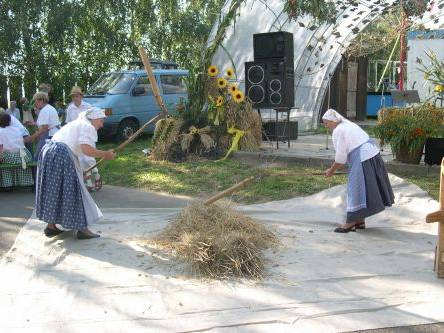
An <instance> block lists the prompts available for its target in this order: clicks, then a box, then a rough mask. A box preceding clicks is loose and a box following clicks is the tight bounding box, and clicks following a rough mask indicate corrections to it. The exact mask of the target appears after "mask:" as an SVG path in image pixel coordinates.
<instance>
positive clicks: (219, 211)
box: [156, 203, 278, 279]
mask: <svg viewBox="0 0 444 333" xmlns="http://www.w3.org/2000/svg"><path fill="white" fill-rule="evenodd" d="M156 243H157V245H159V246H161V247H163V248H166V249H168V250H169V251H171V252H172V253H173V254H174V255H176V256H177V257H178V258H180V259H183V260H184V261H185V262H186V263H188V264H189V265H190V267H191V270H192V272H193V273H194V274H196V275H198V276H200V277H204V278H213V279H227V278H231V277H243V278H252V279H261V278H263V277H264V270H265V269H264V262H265V259H264V255H263V253H262V251H263V250H264V249H267V248H269V247H271V246H273V245H276V244H277V243H278V240H277V238H276V236H275V235H274V234H273V233H272V232H271V231H269V230H267V229H266V228H265V227H264V226H263V225H262V224H260V223H258V222H256V221H254V220H253V219H252V218H250V217H248V216H245V215H243V214H241V213H239V212H237V211H235V210H233V209H232V208H230V207H229V205H228V204H211V205H208V206H205V205H204V204H203V203H193V204H192V205H190V206H188V207H186V208H185V209H184V210H183V211H182V212H181V213H180V214H179V215H178V216H177V217H176V218H175V219H174V220H173V221H172V222H171V223H170V225H169V226H168V227H167V228H166V229H165V230H164V231H163V232H162V233H161V234H160V235H159V236H158V237H157V238H156Z"/></svg>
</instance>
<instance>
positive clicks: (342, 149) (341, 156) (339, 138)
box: [332, 128, 348, 164]
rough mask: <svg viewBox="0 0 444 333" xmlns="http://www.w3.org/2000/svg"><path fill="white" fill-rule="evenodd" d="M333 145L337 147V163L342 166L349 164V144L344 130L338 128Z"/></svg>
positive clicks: (334, 134)
mask: <svg viewBox="0 0 444 333" xmlns="http://www.w3.org/2000/svg"><path fill="white" fill-rule="evenodd" d="M332 138H333V145H334V147H335V162H336V163H340V164H345V163H347V156H348V151H347V142H346V140H345V133H344V131H343V130H342V128H336V129H335V130H334V131H333V135H332Z"/></svg>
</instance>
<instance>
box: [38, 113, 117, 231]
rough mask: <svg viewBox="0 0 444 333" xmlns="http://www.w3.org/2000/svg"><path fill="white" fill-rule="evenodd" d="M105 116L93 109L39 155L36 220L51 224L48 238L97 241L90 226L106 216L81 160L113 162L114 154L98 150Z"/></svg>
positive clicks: (62, 129)
mask: <svg viewBox="0 0 444 333" xmlns="http://www.w3.org/2000/svg"><path fill="white" fill-rule="evenodd" d="M104 118H105V113H104V112H103V110H101V109H98V108H91V109H88V110H87V111H84V112H82V113H81V114H80V116H79V118H77V119H76V120H75V121H72V122H70V123H69V124H67V125H66V126H64V127H62V128H61V129H60V130H59V131H58V132H57V133H56V134H55V135H54V136H53V137H52V139H51V140H48V141H47V143H46V144H45V146H44V147H43V148H42V151H41V153H40V155H39V160H38V168H37V180H36V182H37V189H36V205H35V206H36V216H37V218H39V219H40V220H42V221H44V222H46V223H48V226H47V227H46V229H45V235H46V236H47V237H53V236H57V235H58V234H60V233H61V232H63V231H62V230H60V229H58V228H57V227H56V224H59V225H61V226H62V227H63V228H65V229H72V230H75V231H76V236H77V238H78V239H89V238H96V237H99V235H97V234H94V233H92V232H91V231H90V230H89V229H88V225H89V224H91V223H95V222H97V221H98V220H99V219H100V218H101V217H102V216H103V215H102V213H101V212H100V210H99V208H98V207H97V205H96V204H95V202H94V200H93V199H92V197H91V195H90V194H89V193H88V191H87V189H86V187H85V184H84V183H83V170H82V168H81V167H80V164H79V158H83V157H84V155H86V156H90V157H99V158H104V159H107V160H110V159H113V158H114V157H115V153H114V151H112V150H108V151H103V150H99V149H96V148H95V143H96V142H97V130H98V129H100V128H101V127H103V122H104Z"/></svg>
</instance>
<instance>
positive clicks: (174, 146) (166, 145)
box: [151, 118, 184, 161]
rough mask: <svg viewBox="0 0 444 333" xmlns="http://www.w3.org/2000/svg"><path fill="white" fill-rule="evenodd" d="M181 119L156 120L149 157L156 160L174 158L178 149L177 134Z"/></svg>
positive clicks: (181, 124)
mask: <svg viewBox="0 0 444 333" xmlns="http://www.w3.org/2000/svg"><path fill="white" fill-rule="evenodd" d="M183 124H184V123H183V120H181V119H177V118H166V119H161V120H159V121H158V122H157V124H156V128H155V130H154V135H153V145H152V146H153V149H152V152H151V157H152V158H153V159H154V160H157V161H164V160H175V158H176V156H174V155H177V151H178V150H180V143H179V141H178V140H179V136H180V131H181V129H182V127H183Z"/></svg>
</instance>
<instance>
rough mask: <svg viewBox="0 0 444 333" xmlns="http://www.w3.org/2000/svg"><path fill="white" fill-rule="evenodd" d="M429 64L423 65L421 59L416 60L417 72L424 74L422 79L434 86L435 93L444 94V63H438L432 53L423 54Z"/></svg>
mask: <svg viewBox="0 0 444 333" xmlns="http://www.w3.org/2000/svg"><path fill="white" fill-rule="evenodd" d="M425 54H426V56H427V58H428V59H429V62H430V64H427V65H425V64H424V63H423V62H422V60H421V59H419V58H418V59H417V60H416V61H417V63H418V64H419V68H418V70H419V71H421V72H423V73H424V79H426V80H427V81H429V82H431V83H433V84H435V92H437V93H442V92H444V61H440V60H439V59H438V57H437V56H436V54H435V53H434V52H432V51H429V52H427V51H426V52H425Z"/></svg>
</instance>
